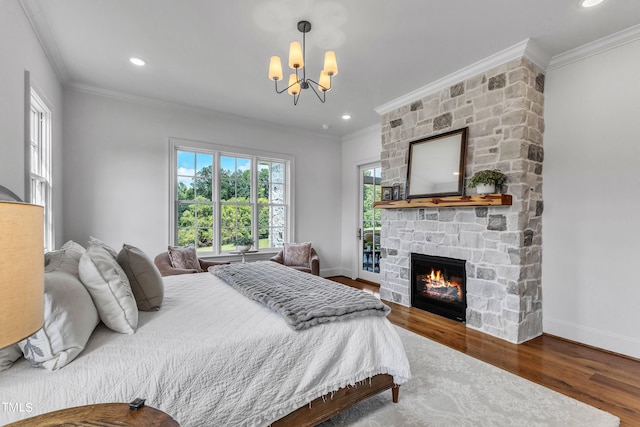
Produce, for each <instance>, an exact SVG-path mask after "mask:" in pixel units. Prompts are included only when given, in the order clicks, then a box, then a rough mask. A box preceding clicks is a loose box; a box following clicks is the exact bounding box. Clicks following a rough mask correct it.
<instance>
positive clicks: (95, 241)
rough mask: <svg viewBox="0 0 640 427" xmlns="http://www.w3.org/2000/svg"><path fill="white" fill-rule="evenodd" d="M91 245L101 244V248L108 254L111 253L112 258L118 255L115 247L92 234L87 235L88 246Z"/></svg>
mask: <svg viewBox="0 0 640 427" xmlns="http://www.w3.org/2000/svg"><path fill="white" fill-rule="evenodd" d="M91 245H98V246H102V248H103V249H104V250H105V251H107V252H109V255H111V256H112V257H113V259H116V257H117V256H118V251H116V250H115V249H113V248H112V247H111V246H109V245H107V244H106V243H105V242H103V241H102V240H100V239H98V238H96V237H93V236H89V246H91Z"/></svg>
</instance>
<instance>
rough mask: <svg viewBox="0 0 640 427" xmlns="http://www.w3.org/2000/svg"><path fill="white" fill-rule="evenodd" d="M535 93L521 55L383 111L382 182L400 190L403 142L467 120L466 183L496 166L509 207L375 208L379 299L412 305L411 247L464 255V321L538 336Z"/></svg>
mask: <svg viewBox="0 0 640 427" xmlns="http://www.w3.org/2000/svg"><path fill="white" fill-rule="evenodd" d="M543 93H544V74H543V72H542V70H540V69H539V68H538V67H537V66H535V65H534V64H533V63H532V62H531V61H529V60H528V59H527V58H526V57H523V58H521V59H517V60H513V61H510V62H508V63H506V64H504V65H502V66H499V67H496V68H494V69H491V70H490V71H487V72H484V73H482V74H480V75H477V76H475V77H472V78H470V79H467V80H465V81H462V82H460V83H458V84H455V85H453V86H451V87H449V88H447V89H444V90H441V91H439V92H437V93H433V94H431V95H429V96H426V97H424V98H422V99H421V100H419V101H416V102H413V103H411V104H410V105H406V106H403V107H401V108H398V109H396V110H394V111H391V112H389V113H386V114H384V115H383V116H382V153H381V159H382V185H394V184H401V186H402V187H403V188H404V185H405V183H406V177H407V163H408V153H409V143H410V141H414V140H417V139H421V138H425V137H428V136H432V135H437V134H440V133H444V132H447V131H450V130H456V129H460V128H463V127H465V126H468V127H469V132H468V146H467V158H466V171H465V176H466V182H467V183H468V181H469V178H470V177H471V175H472V174H473V173H474V172H476V171H478V170H481V169H492V168H498V169H500V170H501V171H502V172H504V173H505V174H506V175H507V176H508V181H507V183H506V184H505V185H504V186H503V189H502V190H503V192H505V193H507V194H511V195H512V197H513V205H512V206H500V207H477V208H473V207H467V208H464V207H461V208H436V209H397V210H396V209H382V214H381V218H382V230H381V244H382V247H383V253H382V256H383V258H382V260H381V286H380V295H381V297H382V298H383V299H386V300H389V301H394V302H398V303H400V304H403V305H410V302H411V297H410V287H411V281H410V268H411V267H410V256H411V252H417V253H421V254H426V255H436V256H446V257H452V258H458V259H464V260H466V261H467V276H468V277H467V313H466V318H467V326H468V327H471V328H474V329H479V330H481V331H484V332H486V333H488V334H491V335H494V336H497V337H499V338H502V339H505V340H508V341H510V342H515V343H521V342H523V341H526V340H528V339H531V338H533V337H536V336H538V335H540V334H541V333H542V294H541V254H542V218H541V215H542V210H543V202H542V161H543V144H542V143H543V137H542V135H543V132H544V119H543V111H544V110H543V102H544V95H543ZM465 191H466V194H474V193H475V190H473V189H468V188H467V189H466V190H465Z"/></svg>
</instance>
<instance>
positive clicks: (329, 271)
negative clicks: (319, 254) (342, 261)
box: [320, 267, 344, 277]
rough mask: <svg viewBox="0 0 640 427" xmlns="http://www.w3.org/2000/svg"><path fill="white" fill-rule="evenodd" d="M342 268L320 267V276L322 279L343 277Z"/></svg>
mask: <svg viewBox="0 0 640 427" xmlns="http://www.w3.org/2000/svg"><path fill="white" fill-rule="evenodd" d="M343 275H344V274H342V268H340V267H335V268H322V267H320V276H322V277H334V276H343Z"/></svg>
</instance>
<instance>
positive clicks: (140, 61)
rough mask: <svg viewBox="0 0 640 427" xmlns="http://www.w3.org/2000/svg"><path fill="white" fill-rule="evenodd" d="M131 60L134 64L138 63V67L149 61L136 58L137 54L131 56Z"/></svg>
mask: <svg viewBox="0 0 640 427" xmlns="http://www.w3.org/2000/svg"><path fill="white" fill-rule="evenodd" d="M129 61H130V62H131V63H132V64H133V65H137V66H138V67H142V66H143V65H145V64H146V63H147V61H145V60H144V59H140V58H136V57H135V56H134V57H132V58H129Z"/></svg>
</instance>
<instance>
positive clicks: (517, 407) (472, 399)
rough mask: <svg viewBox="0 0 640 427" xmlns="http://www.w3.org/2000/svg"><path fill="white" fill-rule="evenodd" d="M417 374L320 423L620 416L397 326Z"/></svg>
mask: <svg viewBox="0 0 640 427" xmlns="http://www.w3.org/2000/svg"><path fill="white" fill-rule="evenodd" d="M396 329H397V330H398V333H399V334H400V337H401V338H402V342H403V343H404V346H405V349H406V350H407V355H408V356H409V362H410V363H411V373H412V375H413V378H412V379H411V381H410V382H409V383H407V384H404V385H403V386H402V387H400V401H399V402H398V403H397V404H394V403H393V402H392V401H391V391H386V392H384V393H382V394H380V395H378V396H375V397H373V398H371V399H368V400H366V401H364V402H362V403H360V404H359V405H356V406H354V407H353V408H351V409H350V410H348V411H346V412H344V413H342V414H340V415H338V416H336V417H333V418H332V419H330V420H328V421H326V422H324V423H322V424H320V425H321V426H322V427H330V426H361V427H364V426H369V427H404V426H437V427H440V426H442V427H445V426H446V427H466V426H473V427H493V426H496V427H497V426H499V427H515V426H527V427H534V426H540V427H543V426H544V427H550V426H554V427H555V426H558V427H560V426H562V427H569V426H576V427H578V426H579V427H585V426H594V427H596V426H597V427H609V426H611V427H616V426H619V424H620V420H619V419H618V418H617V417H615V416H613V415H611V414H609V413H607V412H604V411H601V410H600V409H597V408H594V407H592V406H589V405H587V404H585V403H582V402H579V401H577V400H575V399H572V398H570V397H567V396H565V395H563V394H560V393H557V392H555V391H553V390H550V389H548V388H546V387H543V386H541V385H538V384H535V383H533V382H531V381H528V380H526V379H524V378H520V377H518V376H517V375H514V374H511V373H509V372H507V371H504V370H502V369H499V368H496V367H495V366H492V365H489V364H487V363H485V362H482V361H480V360H477V359H474V358H472V357H470V356H467V355H466V354H463V353H461V352H459V351H456V350H453V349H450V348H449V347H446V346H444V345H442V344H438V343H436V342H434V341H431V340H428V339H426V338H423V337H421V336H420V335H417V334H414V333H412V332H409V331H406V330H404V329H402V328H396Z"/></svg>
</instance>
